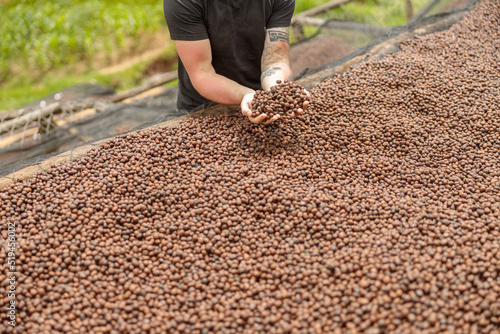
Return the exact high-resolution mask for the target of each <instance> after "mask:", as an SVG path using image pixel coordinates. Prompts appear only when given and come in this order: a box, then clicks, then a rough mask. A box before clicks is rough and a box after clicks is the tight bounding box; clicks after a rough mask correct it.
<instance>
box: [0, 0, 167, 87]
mask: <svg viewBox="0 0 500 334" xmlns="http://www.w3.org/2000/svg"><path fill="white" fill-rule="evenodd" d="M148 2H149V3H148ZM0 11H1V16H2V24H1V25H0V36H1V38H0V54H1V55H2V57H1V58H0V83H1V82H5V81H6V80H7V78H8V76H11V75H19V74H21V75H23V74H27V73H29V74H30V76H31V77H33V75H35V76H41V75H44V74H46V73H47V72H48V71H51V70H54V69H58V68H61V67H63V66H66V65H69V64H75V63H77V62H80V61H87V62H88V63H89V64H90V62H91V60H92V59H93V58H94V57H95V56H96V55H97V54H102V53H104V54H111V53H113V52H114V50H117V49H130V48H133V47H134V46H135V45H134V43H132V39H134V40H136V39H138V37H140V36H141V35H143V34H145V33H147V32H152V31H157V30H158V29H160V27H161V26H162V23H163V10H162V7H161V6H158V1H152V0H151V1H141V2H134V1H128V2H127V1H121V2H115V1H102V0H88V1H73V0H59V1H57V2H50V1H49V2H39V1H38V2H35V1H33V0H31V1H29V0H24V1H21V2H19V3H14V2H9V3H8V4H6V5H0ZM34 79H38V77H36V78H34Z"/></svg>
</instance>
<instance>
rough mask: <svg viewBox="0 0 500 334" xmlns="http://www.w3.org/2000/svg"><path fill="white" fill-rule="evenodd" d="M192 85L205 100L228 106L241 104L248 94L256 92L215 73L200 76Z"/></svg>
mask: <svg viewBox="0 0 500 334" xmlns="http://www.w3.org/2000/svg"><path fill="white" fill-rule="evenodd" d="M192 83H193V86H194V88H195V89H196V90H197V91H198V93H200V95H201V96H203V97H204V98H206V99H209V100H210V101H213V102H216V103H221V104H227V105H236V104H240V103H241V100H242V99H243V97H244V96H245V95H246V94H249V93H252V92H254V90H253V89H251V88H248V87H245V86H242V85H240V84H238V83H237V82H235V81H233V80H231V79H228V78H226V77H224V76H222V75H219V74H217V73H215V72H212V73H205V74H202V75H199V76H198V77H197V78H196V79H195V80H193V81H192Z"/></svg>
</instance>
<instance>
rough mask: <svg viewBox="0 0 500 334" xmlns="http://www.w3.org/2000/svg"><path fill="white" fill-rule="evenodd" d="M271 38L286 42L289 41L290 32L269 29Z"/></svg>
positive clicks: (275, 40)
mask: <svg viewBox="0 0 500 334" xmlns="http://www.w3.org/2000/svg"><path fill="white" fill-rule="evenodd" d="M269 40H270V41H271V42H285V43H288V32H285V31H276V30H269Z"/></svg>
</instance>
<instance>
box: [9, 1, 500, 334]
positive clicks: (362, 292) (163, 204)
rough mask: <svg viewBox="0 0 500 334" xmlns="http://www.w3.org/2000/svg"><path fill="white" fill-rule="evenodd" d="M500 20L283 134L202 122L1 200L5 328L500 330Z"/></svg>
mask: <svg viewBox="0 0 500 334" xmlns="http://www.w3.org/2000/svg"><path fill="white" fill-rule="evenodd" d="M499 22H500V6H499V5H498V1H486V2H484V4H482V5H481V6H479V7H478V8H476V9H474V10H473V11H472V12H471V13H470V15H469V16H467V17H466V18H464V19H463V20H462V21H460V22H459V23H458V24H456V25H454V26H453V27H452V28H450V29H449V30H447V31H443V32H439V33H434V34H431V35H428V36H423V37H418V38H416V39H415V40H411V41H408V42H405V43H404V44H403V45H401V49H402V50H401V52H398V53H396V54H393V55H390V56H388V57H386V58H384V59H382V60H380V61H372V62H368V63H366V64H363V65H360V66H359V67H357V68H356V69H353V70H351V71H349V72H346V73H343V74H339V75H336V76H335V77H333V78H332V79H331V80H327V81H325V82H323V83H321V84H320V85H318V86H317V87H316V88H314V89H312V90H311V91H310V94H311V104H310V106H309V108H308V110H307V112H305V113H304V114H302V115H300V116H299V117H297V118H293V119H291V120H290V121H289V122H279V123H278V122H275V123H273V124H272V125H270V126H267V127H264V126H261V125H254V124H252V123H250V122H249V121H248V119H247V118H246V117H243V116H241V115H238V116H232V117H208V118H203V119H192V120H189V121H186V122H184V123H183V124H182V125H181V126H179V127H178V128H173V129H171V128H159V129H152V130H147V131H142V132H139V133H137V134H129V135H125V136H122V137H118V138H115V139H113V140H111V141H109V142H107V143H106V144H104V145H102V146H101V147H99V148H98V149H95V150H92V151H91V152H90V153H89V155H88V156H87V157H84V158H82V159H79V160H78V161H75V162H71V163H65V164H62V165H58V166H55V167H53V168H51V169H50V170H49V171H47V172H45V173H41V174H39V175H37V176H36V177H34V178H33V179H31V180H29V181H26V182H19V183H17V184H15V185H13V186H11V187H9V188H6V189H4V190H2V191H1V192H0V204H1V205H0V220H1V226H4V227H5V226H6V225H7V223H11V224H16V226H17V230H16V237H17V240H18V242H19V248H18V250H17V252H16V264H17V267H16V271H17V272H18V274H17V282H16V284H17V286H16V288H17V292H16V300H17V322H18V325H17V326H16V327H11V326H8V325H5V326H3V327H2V328H3V329H2V331H5V332H19V333H21V332H22V333H58V332H66V333H90V332H92V333H144V332H150V333H211V332H217V333H255V332H258V333H389V332H390V333H442V332H447V333H474V332H475V333H499V328H500V302H499V300H500V130H499V129H500V91H499V87H500V29H499ZM1 233H2V239H3V240H5V239H6V238H7V229H6V228H3V229H2V232H1ZM6 257H7V254H6V252H0V263H1V266H2V267H1V269H2V270H1V271H0V273H1V274H0V275H4V274H5V273H6V272H7V269H6ZM2 284H3V287H7V284H8V283H7V281H6V280H5V276H2ZM8 300H9V299H8V298H7V297H6V296H5V295H4V294H2V296H0V305H2V307H4V306H5V305H7V303H8ZM2 321H5V318H3V320H2ZM3 324H5V323H3Z"/></svg>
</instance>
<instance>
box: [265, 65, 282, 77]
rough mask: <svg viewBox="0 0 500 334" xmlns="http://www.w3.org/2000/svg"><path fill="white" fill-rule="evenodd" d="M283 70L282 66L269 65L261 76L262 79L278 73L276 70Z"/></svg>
mask: <svg viewBox="0 0 500 334" xmlns="http://www.w3.org/2000/svg"><path fill="white" fill-rule="evenodd" d="M278 71H281V67H278V66H274V67H268V68H266V69H265V70H264V72H262V74H261V76H260V80H261V81H262V80H264V78H267V77H270V76H271V75H274V74H276V72H278Z"/></svg>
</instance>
